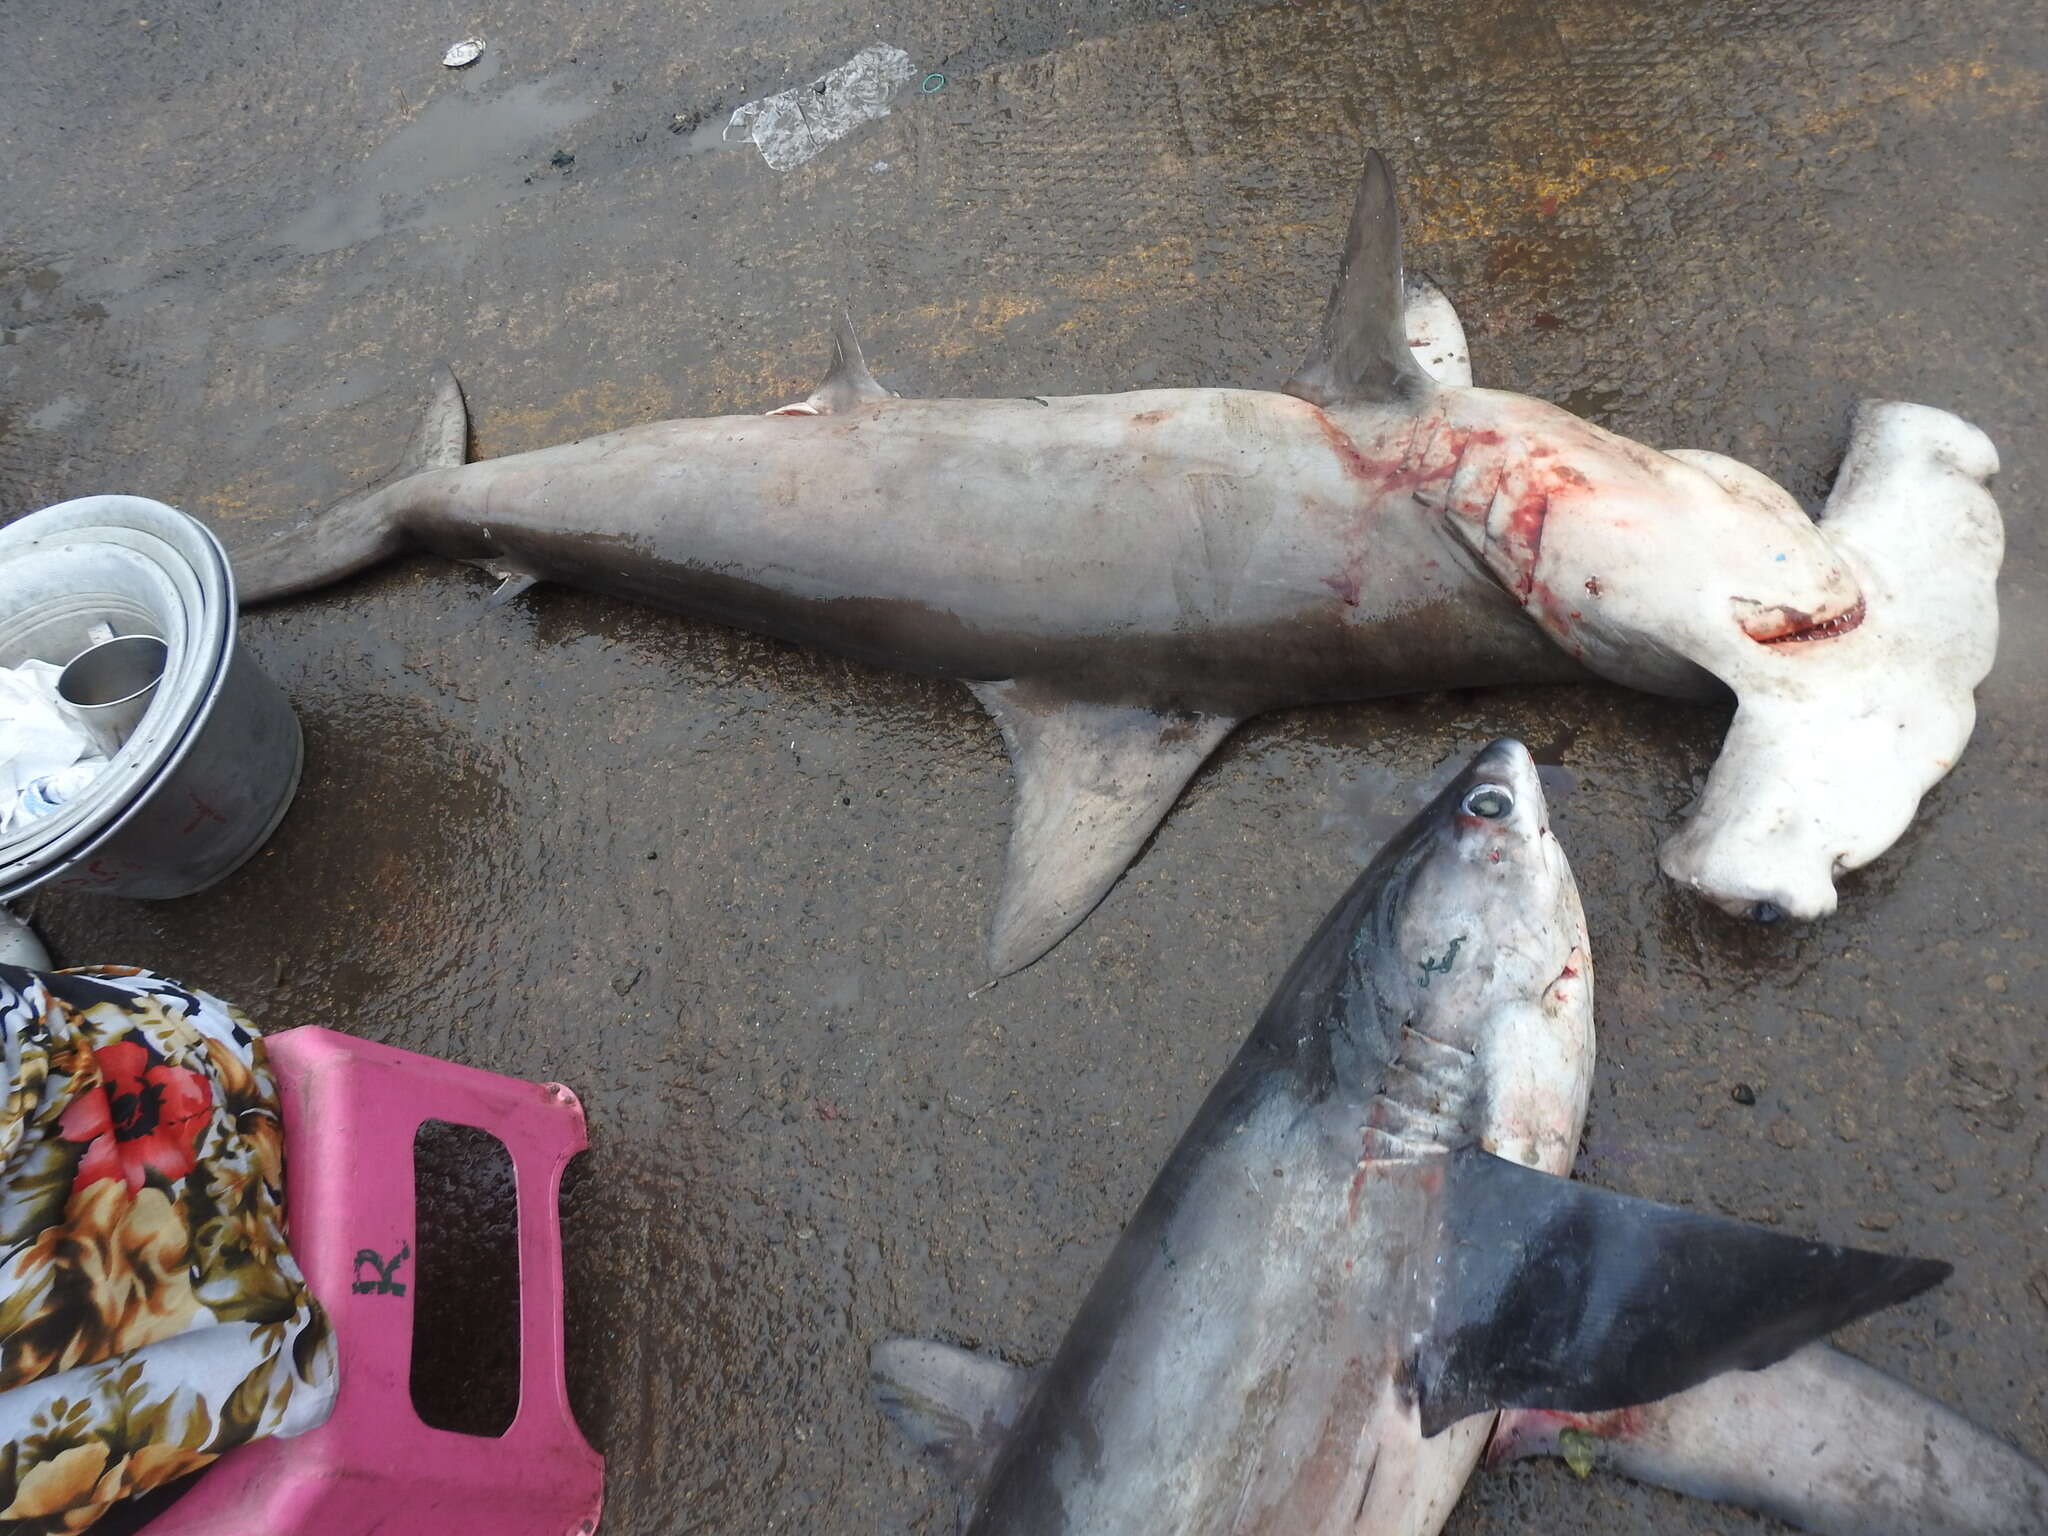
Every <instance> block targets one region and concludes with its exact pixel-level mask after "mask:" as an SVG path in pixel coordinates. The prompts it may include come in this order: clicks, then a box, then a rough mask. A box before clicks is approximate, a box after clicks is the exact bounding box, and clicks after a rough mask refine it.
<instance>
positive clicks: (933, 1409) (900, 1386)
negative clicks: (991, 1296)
mask: <svg viewBox="0 0 2048 1536" xmlns="http://www.w3.org/2000/svg"><path fill="white" fill-rule="evenodd" d="M868 1370H869V1373H870V1374H871V1376H872V1377H873V1380H874V1388H875V1401H876V1402H878V1403H879V1404H880V1405H881V1408H882V1411H883V1412H884V1413H886V1414H887V1415H888V1416H889V1418H890V1421H891V1422H892V1423H894V1424H895V1426H896V1427H897V1428H898V1429H900V1430H902V1431H903V1434H904V1436H905V1437H906V1438H907V1439H908V1440H909V1441H910V1443H911V1444H912V1445H915V1446H916V1447H917V1448H918V1449H919V1450H921V1451H923V1452H924V1453H925V1454H926V1455H928V1456H930V1457H931V1458H932V1459H933V1460H934V1461H936V1462H938V1464H939V1465H940V1467H941V1468H942V1469H944V1471H945V1472H946V1473H947V1475H948V1476H950V1477H951V1478H952V1479H953V1480H954V1482H956V1483H957V1484H959V1485H960V1486H961V1487H962V1488H970V1489H971V1488H973V1487H975V1486H977V1485H978V1484H980V1483H981V1482H982V1480H983V1479H984V1478H986V1477H987V1476H988V1471H989V1468H990V1467H991V1466H992V1465H993V1464H994V1462H995V1458H996V1453H997V1452H998V1451H999V1450H1001V1449H1002V1445H1003V1441H1004V1440H1005V1439H1006V1438H1007V1437H1008V1435H1009V1433H1010V1429H1011V1427H1012V1426H1013V1425H1015V1424H1016V1422H1017V1416H1018V1414H1020V1413H1022V1412H1023V1410H1024V1404H1025V1403H1026V1402H1027V1401H1029V1400H1030V1397H1031V1391H1032V1388H1033V1387H1034V1386H1036V1385H1037V1382H1038V1373H1037V1372H1035V1371H1027V1370H1024V1369H1022V1368H1021V1367H1019V1366H1014V1365H1008V1364H1006V1363H1004V1362H1003V1361H1001V1360H996V1359H993V1358H991V1357H990V1356H988V1355H977V1354H975V1353H973V1352H972V1351H970V1350H965V1349H955V1348H954V1347H953V1346H952V1345H950V1344H940V1343H936V1342H934V1341H933V1340H931V1339H884V1340H883V1341H882V1342H881V1343H879V1344H877V1345H876V1346H875V1349H874V1353H873V1354H871V1355H870V1356H869V1357H868Z"/></svg>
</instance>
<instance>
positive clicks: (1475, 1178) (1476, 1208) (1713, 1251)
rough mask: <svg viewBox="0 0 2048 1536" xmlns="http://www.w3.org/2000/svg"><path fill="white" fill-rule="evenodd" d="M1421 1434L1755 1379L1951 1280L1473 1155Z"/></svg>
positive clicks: (1424, 1357)
mask: <svg viewBox="0 0 2048 1536" xmlns="http://www.w3.org/2000/svg"><path fill="white" fill-rule="evenodd" d="M1443 1209H1444V1212H1445V1217H1444V1226H1443V1233H1442V1240H1443V1248H1442V1251H1441V1254H1440V1259H1439V1262H1440V1264H1441V1268H1442V1272H1443V1282H1442V1290H1441V1292H1440V1293H1439V1300H1438V1305H1437V1309H1436V1321H1435V1326H1434V1330H1433V1332H1432V1334H1431V1336H1430V1337H1428V1338H1427V1339H1426V1340H1425V1341H1424V1342H1423V1344H1422V1345H1421V1346H1420V1348H1419V1350H1418V1352H1417V1357H1416V1360H1415V1362H1414V1365H1415V1381H1416V1394H1417V1398H1418V1400H1419V1405H1420V1408H1421V1413H1422V1430H1423V1433H1424V1434H1426V1435H1433V1434H1435V1433H1436V1432H1437V1431H1438V1430H1441V1429H1443V1428H1445V1427H1446V1426H1448V1425H1450V1424H1454V1423H1456V1422H1457V1421H1458V1420H1459V1419H1462V1418H1465V1417H1467V1416H1468V1415H1471V1414H1474V1413H1482V1412H1486V1411H1488V1410H1490V1409H1496V1408H1560V1409H1567V1410H1570V1411H1572V1412H1575V1413H1592V1412H1601V1411H1605V1410H1607V1409H1612V1408H1627V1407H1631V1406H1634V1405H1636V1404H1641V1403H1650V1402H1655V1401H1656V1400H1657V1399H1659V1398H1663V1397H1669V1396H1670V1395H1671V1394H1672V1393H1674V1392H1683V1391H1684V1390H1686V1389H1687V1388H1688V1387H1694V1386H1697V1385H1699V1383H1701V1382H1703V1381H1705V1380H1707V1379H1708V1378H1710V1377H1713V1376H1718V1375H1719V1374H1721V1373H1722V1372H1723V1371H1754V1370H1760V1369H1762V1368H1763V1367H1765V1366H1768V1365H1774V1364H1776V1363H1777V1362H1778V1361H1780V1360H1782V1359H1784V1358H1785V1357H1786V1356H1787V1355H1789V1354H1791V1353H1792V1352H1793V1351H1794V1350H1796V1349H1799V1348H1801V1347H1802V1346H1804V1345H1807V1344H1811V1343H1813V1342H1814V1341H1815V1340H1817V1339H1819V1338H1821V1337H1823V1336H1825V1335H1826V1334H1829V1333H1831V1332H1833V1331H1834V1330H1835V1329H1837V1328H1840V1327H1842V1326H1844V1325H1845V1324H1848V1323H1852V1322H1854V1321H1855V1320H1856V1319H1857V1318H1859V1317H1862V1316H1864V1315H1865V1314H1866V1313H1870V1312H1875V1311H1877V1310H1879V1309H1880V1308H1883V1307H1888V1306H1891V1305H1893V1304H1894V1303H1896V1302H1900V1301H1904V1300H1906V1299H1907V1298H1908V1297H1911V1296H1917V1295H1918V1294H1919V1293H1920V1292H1922V1291H1924V1290H1926V1289H1927V1288H1928V1287H1929V1286H1932V1285H1937V1284H1939V1283H1940V1282H1941V1281H1942V1280H1944V1279H1946V1278H1947V1277H1948V1273H1949V1266H1948V1265H1946V1264H1943V1263H1939V1262H1937V1261H1935V1260H1931V1259H1914V1258H1903V1257H1895V1256H1892V1255H1889V1254H1882V1253H1870V1252H1866V1251H1865V1250H1863V1249H1860V1248H1838V1247H1836V1246H1834V1245H1833V1244H1830V1243H1817V1242H1810V1241H1807V1240H1805V1239H1802V1238H1796V1237H1787V1236H1785V1235H1783V1234H1782V1233H1777V1232H1772V1231H1769V1230H1767V1229H1766V1228H1763V1227H1755V1226H1750V1225H1749V1224H1747V1223H1745V1222H1739V1221H1728V1220H1725V1219H1723V1218H1721V1217H1718V1216H1702V1215H1698V1214H1696V1213H1694V1212H1691V1211H1682V1210H1678V1209H1676V1208H1674V1207H1672V1206H1668V1205H1659V1204H1657V1203H1656V1202H1655V1201H1651V1200H1637V1199H1633V1198H1631V1197H1629V1196H1627V1195H1616V1194H1609V1193H1607V1192H1606V1191H1603V1190H1598V1189H1593V1188H1591V1187H1590V1186H1588V1185H1584V1184H1575V1183H1573V1182H1572V1181H1571V1180H1569V1179H1560V1178H1555V1177H1553V1176H1552V1175H1550V1174H1547V1173H1540V1172H1538V1171H1537V1170H1535V1169H1533V1168H1524V1167H1522V1166H1521V1165H1520V1164H1518V1163H1510V1162H1507V1161H1504V1160H1503V1159H1501V1158H1497V1157H1494V1156H1492V1155H1491V1154H1489V1153H1486V1152H1482V1151H1479V1150H1478V1149H1476V1148H1468V1149H1466V1150H1464V1151H1460V1152H1458V1153H1455V1154H1453V1155H1452V1157H1451V1158H1450V1167H1449V1169H1448V1172H1447V1180H1446V1188H1445V1195H1444V1206H1443Z"/></svg>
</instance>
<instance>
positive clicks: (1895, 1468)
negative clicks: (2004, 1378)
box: [1486, 1344, 2048, 1536]
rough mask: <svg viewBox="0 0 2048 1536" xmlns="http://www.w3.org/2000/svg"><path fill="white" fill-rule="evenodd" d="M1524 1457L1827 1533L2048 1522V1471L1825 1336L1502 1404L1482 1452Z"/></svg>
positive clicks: (2020, 1531) (1947, 1535) (2044, 1527)
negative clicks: (1636, 1392) (1614, 1395)
mask: <svg viewBox="0 0 2048 1536" xmlns="http://www.w3.org/2000/svg"><path fill="white" fill-rule="evenodd" d="M1523 1456H1562V1457H1564V1458H1565V1459H1566V1460H1567V1461H1569V1462H1570V1463H1571V1465H1572V1467H1573V1469H1574V1470H1576V1471H1578V1472H1580V1473H1585V1472H1588V1471H1590V1470H1591V1469H1592V1468H1594V1467H1596V1466H1598V1467H1604V1468H1608V1469H1610V1470H1613V1471H1616V1472H1620V1473H1621V1474H1623V1475H1624V1476H1626V1477H1632V1478H1635V1479H1636V1480H1637V1481H1638V1482H1645V1483H1655V1484H1657V1485H1658V1486H1660V1487H1664V1488H1675V1489H1677V1490H1678V1491H1679V1492H1681V1493H1687V1494H1691V1495H1693V1496H1695V1497H1697V1498H1704V1499H1717V1500H1719V1501H1721V1502H1722V1503H1725V1504H1739V1505H1742V1506H1743V1507H1744V1508H1746V1509H1754V1510H1758V1511H1761V1512H1762V1513H1764V1514H1767V1515H1772V1516H1774V1517H1776V1518H1777V1519H1779V1520H1783V1521H1785V1522H1786V1523H1787V1524H1789V1525H1796V1526H1798V1527H1799V1528H1800V1529H1802V1530H1807V1531H1818V1532H1821V1533H1822V1536H1935V1533H1940V1536H2027V1533H2036V1532H2040V1531H2048V1471H2044V1470H2043V1469H2042V1468H2041V1467H2039V1466H2037V1465H2036V1464H2035V1463H2034V1462H2032V1461H2029V1460H2028V1459H2027V1458H2026V1457H2025V1456H2023V1455H2021V1454H2020V1453H2019V1452H2018V1451H2016V1450H2014V1449H2013V1447H2012V1446H2010V1445H2008V1444H2006V1442H2005V1441H2003V1440H2001V1439H2000V1438H1999V1437H1998V1436H1996V1435H1993V1434H1990V1433H1988V1432H1986V1431H1985V1430H1982V1429H1979V1428H1978V1427H1977V1426H1976V1425H1974V1424H1972V1423H1970V1421H1969V1420H1967V1419H1965V1418H1963V1417H1962V1416H1961V1415H1959V1414H1956V1413H1952V1412H1951V1411H1950V1410H1948V1409H1947V1408H1945V1407H1943V1406H1942V1405H1941V1404H1940V1403H1937V1402H1936V1401H1935V1400H1934V1399H1933V1398H1931V1397H1927V1396H1925V1395H1923V1394H1922V1393H1919V1392H1916V1391H1915V1390H1914V1389H1913V1388H1911V1387H1909V1386H1907V1385H1906V1383H1904V1382H1903V1381H1900V1380H1899V1379H1898V1378H1897V1377H1894V1376H1888V1375H1886V1374H1885V1373H1884V1372H1883V1371H1880V1370H1878V1369H1876V1368H1875V1367H1874V1366H1868V1365H1865V1364H1864V1363H1863V1362H1862V1361H1860V1360H1854V1359H1851V1358H1850V1357H1849V1356H1847V1355H1845V1354H1842V1353H1840V1352H1839V1351H1837V1350H1834V1349H1830V1348H1829V1347H1828V1346H1827V1345H1825V1344H1813V1345H1809V1346H1808V1347H1807V1348H1805V1349H1802V1350H1800V1351H1799V1352H1798V1353H1797V1354H1794V1355H1792V1356H1790V1357H1788V1358H1787V1359H1784V1360H1781V1361H1779V1362H1778V1363H1777V1364H1776V1365H1773V1366H1770V1367H1768V1368H1767V1369H1765V1370H1761V1371H1731V1372H1729V1373H1728V1374H1726V1375H1723V1376H1716V1377H1715V1378H1714V1379H1713V1380H1711V1381H1707V1382H1702V1383H1701V1384H1700V1385H1699V1386H1697V1387H1693V1388H1691V1389H1690V1390H1688V1391H1685V1392H1680V1393H1678V1394H1676V1395H1675V1396H1672V1397H1667V1398H1665V1399H1664V1400H1663V1401H1661V1402H1657V1403H1651V1404H1649V1405H1648V1406H1646V1407H1642V1408H1623V1409H1618V1410H1616V1411H1614V1412H1612V1413H1591V1414H1577V1413H1557V1412H1552V1411H1550V1410H1547V1409H1521V1410H1513V1411H1510V1412H1508V1413H1504V1414H1502V1415H1501V1418H1500V1424H1499V1426H1498V1427H1497V1428H1496V1429H1495V1430H1494V1433H1493V1439H1492V1441H1491V1442H1490V1443H1489V1444H1488V1446H1487V1449H1486V1459H1487V1461H1488V1463H1489V1464H1497V1463H1500V1462H1503V1461H1513V1460H1515V1459H1517V1458H1519V1457H1523Z"/></svg>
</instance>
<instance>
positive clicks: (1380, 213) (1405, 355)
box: [1281, 149, 1462, 406]
mask: <svg viewBox="0 0 2048 1536" xmlns="http://www.w3.org/2000/svg"><path fill="white" fill-rule="evenodd" d="M1405 298H1406V296H1405V294H1404V292H1403V285H1402V280H1401V210H1400V207H1399V205H1398V204H1397V203H1396V202H1395V199H1394V177H1393V173H1392V172H1391V171H1389V170H1388V169H1387V162H1386V159H1385V157H1383V156H1382V155H1381V154H1380V152H1379V151H1378V150H1376V149H1374V150H1368V151H1367V152H1366V156H1365V179H1364V180H1363V181H1361V182H1360V183H1359V187H1358V202H1357V204H1356V205H1355V206H1354V207H1353V209H1352V211H1351V228H1350V230H1349V232H1348V233H1347V234H1346V235H1345V237H1344V255H1343V257H1342V259H1341V260H1340V261H1339V262H1338V265H1337V284H1336V286H1335V287H1334V288H1332V289H1331V290H1330V302H1329V304H1328V305H1327V306H1326V307H1325V308H1324V310H1323V325H1322V329H1321V330H1320V331H1319V332H1318V333H1317V335H1316V340H1315V345H1314V346H1312V347H1310V348H1309V354H1308V357H1307V358H1306V359H1305V360H1304V361H1303V363H1302V365H1301V366H1300V367H1299V368H1297V369H1296V370H1295V372H1294V377H1293V378H1291V379H1289V380H1288V381H1287V382H1286V383H1285V384H1283V385H1282V386H1281V388H1282V389H1284V390H1286V392H1287V393H1288V394H1290V395H1295V396H1298V397H1299V398H1300V399H1303V400H1306V401H1308V402H1310V403H1311V404H1313V405H1322V406H1330V405H1356V404H1367V403H1379V404H1384V403H1387V402H1389V401H1397V400H1410V399H1413V398H1415V397H1416V396H1417V395H1419V394H1422V393H1424V392H1426V391H1427V390H1428V389H1429V388H1430V375H1429V373H1428V372H1426V371H1425V370H1424V369H1423V368H1422V366H1421V365H1420V364H1419V363H1417V361H1416V359H1415V354H1414V353H1413V352H1412V351H1411V350H1410V349H1409V346H1408V330H1407V321H1406V314H1405V310H1406V302H1405ZM1461 339H1462V337H1461Z"/></svg>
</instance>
